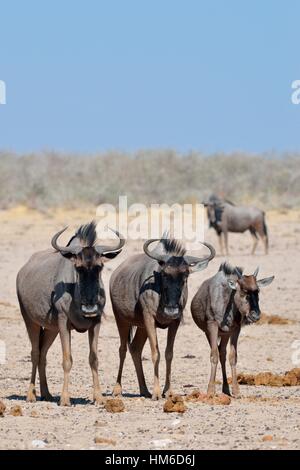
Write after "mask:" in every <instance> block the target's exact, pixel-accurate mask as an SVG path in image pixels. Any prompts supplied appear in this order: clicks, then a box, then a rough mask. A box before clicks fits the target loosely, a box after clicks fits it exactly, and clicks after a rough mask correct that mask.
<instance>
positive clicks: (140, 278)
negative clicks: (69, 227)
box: [110, 238, 215, 400]
mask: <svg viewBox="0 0 300 470" xmlns="http://www.w3.org/2000/svg"><path fill="white" fill-rule="evenodd" d="M156 241H159V242H160V243H159V244H158V246H157V247H156V248H155V249H154V250H152V251H150V250H149V245H150V244H152V243H153V242H156ZM203 245H205V246H206V247H207V248H208V249H209V251H210V254H209V255H208V256H205V257H203V258H197V257H194V256H188V255H186V251H185V249H184V247H183V245H182V243H180V242H179V241H178V240H174V239H167V238H163V239H161V240H156V239H151V240H148V241H146V242H145V243H144V253H145V254H138V255H135V256H132V257H130V258H128V259H127V260H126V261H124V262H123V263H122V264H121V265H120V266H119V267H118V268H117V269H116V270H115V271H114V272H113V274H112V276H111V280H110V295H111V301H112V307H113V311H114V315H115V318H116V322H117V326H118V330H119V335H120V349H119V354H120V364H119V371H118V377H117V382H116V385H115V387H114V391H113V393H114V395H119V394H121V393H122V387H121V379H122V371H123V364H124V360H125V356H126V351H127V344H128V343H129V350H130V353H131V355H132V359H133V362H134V365H135V369H136V373H137V378H138V382H139V388H140V393H141V395H142V396H146V397H151V394H150V393H149V391H148V389H147V386H146V382H145V377H144V371H143V366H142V351H143V347H144V345H145V342H146V340H147V338H148V339H149V342H150V348H151V354H152V362H153V366H154V387H153V393H152V398H153V399H154V400H157V399H159V398H160V397H161V392H160V386H159V376H158V375H159V374H158V369H159V360H160V353H159V348H158V342H157V334H156V328H168V337H167V347H166V351H165V358H166V382H165V386H164V390H163V394H170V392H171V363H172V359H173V346H174V340H175V336H176V332H177V329H178V326H179V323H180V320H181V318H182V313H183V309H184V308H185V305H186V301H187V294H188V289H187V279H188V276H189V274H190V273H192V272H195V271H200V270H202V269H205V268H206V267H207V265H208V263H209V261H211V260H212V259H213V257H214V256H215V250H214V248H213V247H212V246H211V245H209V244H208V243H203ZM133 327H137V328H136V332H135V334H134V337H133V339H132V336H133V334H132V331H133Z"/></svg>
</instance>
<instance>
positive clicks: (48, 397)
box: [41, 392, 54, 401]
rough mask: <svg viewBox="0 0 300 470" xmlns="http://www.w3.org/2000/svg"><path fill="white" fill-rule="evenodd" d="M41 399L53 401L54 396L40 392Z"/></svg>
mask: <svg viewBox="0 0 300 470" xmlns="http://www.w3.org/2000/svg"><path fill="white" fill-rule="evenodd" d="M41 400H42V401H54V398H53V396H52V395H51V393H49V392H48V393H42V394H41Z"/></svg>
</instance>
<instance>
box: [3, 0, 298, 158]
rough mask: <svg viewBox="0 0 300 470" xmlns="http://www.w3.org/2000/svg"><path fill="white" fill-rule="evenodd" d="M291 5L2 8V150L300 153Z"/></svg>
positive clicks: (30, 2) (264, 1)
mask: <svg viewBox="0 0 300 470" xmlns="http://www.w3.org/2000/svg"><path fill="white" fill-rule="evenodd" d="M299 22H300V2H299V1H297V0H286V1H284V0H281V1H277V0H245V1H241V0H226V1H225V0H206V1H201V0H185V1H184V0H182V1H177V0H160V1H159V0H148V1H146V0H144V1H143V0H126V1H125V0H119V1H117V0H106V1H101V0H85V1H76V0H60V1H58V0H51V1H50V0H47V1H46V0H45V1H38V0H36V1H34V0H26V2H25V1H19V0H6V1H3V0H2V1H0V80H4V81H5V82H6V86H7V104H6V105H4V106H2V105H0V148H2V149H11V150H17V151H19V152H23V151H26V152H27V151H31V150H39V149H57V150H64V151H79V152H94V151H99V150H100V151H101V150H107V149H119V150H130V151H134V150H136V149H139V148H165V147H168V148H169V147H172V148H175V149H177V150H179V151H182V152H186V151H189V150H190V149H195V150H201V151H204V152H214V151H225V152H229V151H231V150H237V149H239V150H245V151H251V152H261V151H268V150H272V149H275V150H278V151H280V150H300V105H299V106H295V105H293V104H292V103H291V98H290V97H291V92H292V91H291V82H292V81H293V80H296V79H300V26H299Z"/></svg>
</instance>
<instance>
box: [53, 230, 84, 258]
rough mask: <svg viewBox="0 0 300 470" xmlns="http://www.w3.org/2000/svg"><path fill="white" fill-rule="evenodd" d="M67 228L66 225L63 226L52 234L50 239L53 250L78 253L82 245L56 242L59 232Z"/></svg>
mask: <svg viewBox="0 0 300 470" xmlns="http://www.w3.org/2000/svg"><path fill="white" fill-rule="evenodd" d="M67 228H68V227H65V228H63V229H62V230H60V231H59V232H57V233H56V234H55V235H54V237H53V238H52V240H51V245H52V247H53V248H54V250H56V251H59V252H60V253H62V254H63V255H64V254H67V253H71V254H72V255H78V253H79V252H80V251H81V250H82V246H79V245H78V246H59V245H58V244H57V240H58V239H59V237H60V236H61V234H62V233H63V232H65V231H66V230H67Z"/></svg>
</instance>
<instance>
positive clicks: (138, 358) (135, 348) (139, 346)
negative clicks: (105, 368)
mask: <svg viewBox="0 0 300 470" xmlns="http://www.w3.org/2000/svg"><path fill="white" fill-rule="evenodd" d="M146 340H147V331H146V330H145V328H137V330H136V333H135V335H134V338H133V341H132V343H130V345H129V351H130V353H131V356H132V360H133V363H134V366H135V370H136V375H137V378H138V382H139V387H140V394H141V396H142V397H146V398H151V393H150V392H149V390H148V388H147V385H146V381H145V375H144V370H143V364H142V351H143V348H144V345H145V343H146Z"/></svg>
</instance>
